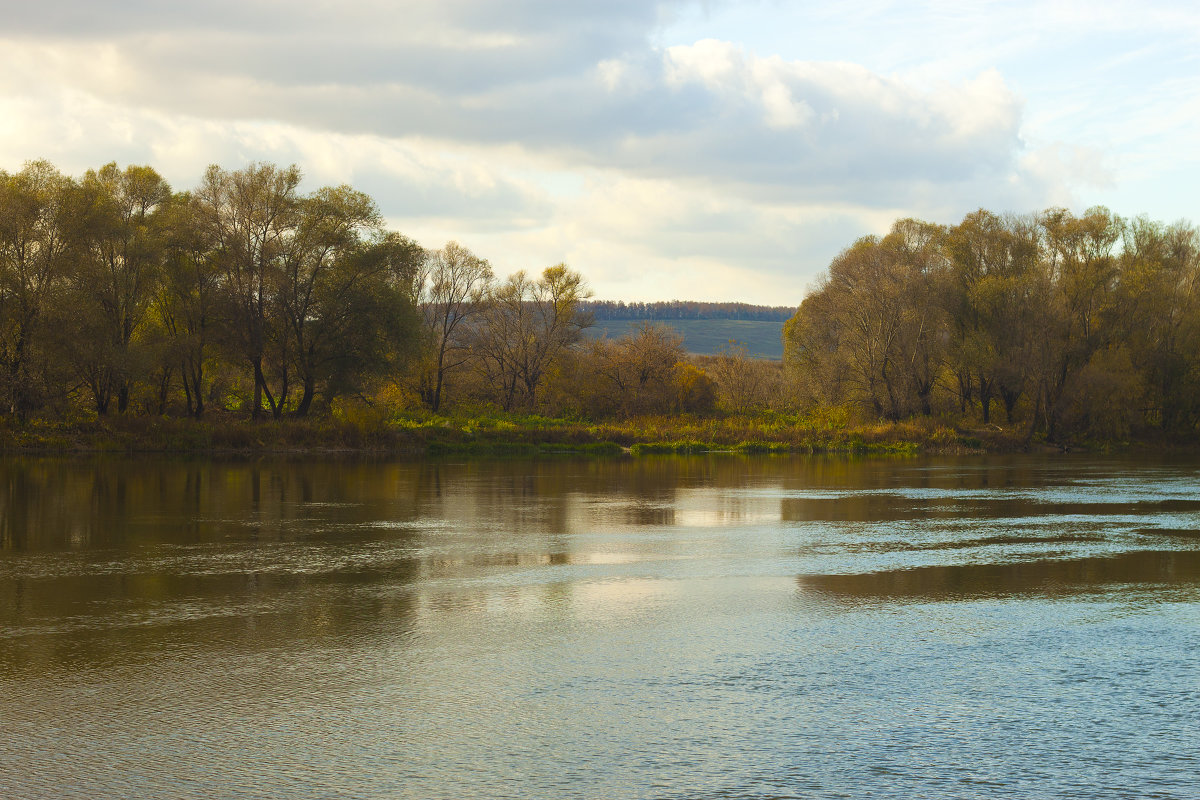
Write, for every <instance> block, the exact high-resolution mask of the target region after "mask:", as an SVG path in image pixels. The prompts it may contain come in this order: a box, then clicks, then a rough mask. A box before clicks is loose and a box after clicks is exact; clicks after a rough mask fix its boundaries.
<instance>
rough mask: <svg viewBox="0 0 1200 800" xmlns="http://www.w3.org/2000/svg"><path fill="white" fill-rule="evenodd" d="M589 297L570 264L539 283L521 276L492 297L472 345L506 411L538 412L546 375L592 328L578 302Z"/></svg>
mask: <svg viewBox="0 0 1200 800" xmlns="http://www.w3.org/2000/svg"><path fill="white" fill-rule="evenodd" d="M590 296H591V293H590V292H589V291H588V290H587V287H586V285H585V283H584V280H583V276H582V275H580V274H579V273H578V272H575V271H574V270H572V269H570V268H569V267H567V265H566V264H558V265H556V266H553V267H547V268H546V269H545V270H544V271H543V272H542V276H541V277H540V278H539V279H537V280H536V281H534V280H530V278H529V276H528V275H526V274H525V272H524V271H520V272H517V273H515V274H513V275H511V276H510V277H509V278H508V280H506V281H505V282H504V283H503V284H501V285H500V286H499V287H498V288H497V289H496V290H495V291H494V292H493V293H492V295H491V297H490V298H489V300H488V303H487V304H486V307H485V310H484V312H483V313H482V314H481V324H480V325H478V326H476V327H475V330H474V336H473V337H472V342H473V347H474V350H475V355H476V362H475V363H476V364H477V365H478V367H479V369H480V370H481V372H482V373H483V376H484V379H485V380H486V382H487V383H488V384H489V385H490V386H491V387H492V395H493V398H494V399H495V400H496V401H497V402H498V403H499V405H500V407H501V408H503V409H504V410H505V411H510V410H512V409H513V408H515V407H517V406H518V405H520V406H523V407H525V408H527V409H530V410H532V409H535V408H536V407H537V402H538V389H539V387H540V386H541V384H542V381H543V379H544V378H545V377H546V373H547V371H548V370H549V369H551V368H552V367H553V366H554V365H555V363H556V360H557V359H558V357H559V356H560V355H561V354H562V353H563V352H564V351H565V350H566V349H567V348H570V347H571V346H572V345H574V344H575V343H576V342H578V341H579V337H580V332H581V331H582V330H583V329H584V328H586V327H587V326H588V325H590V324H591V319H590V317H588V316H587V315H586V314H583V313H581V312H580V311H579V301H580V300H584V299H586V298H588V297H590Z"/></svg>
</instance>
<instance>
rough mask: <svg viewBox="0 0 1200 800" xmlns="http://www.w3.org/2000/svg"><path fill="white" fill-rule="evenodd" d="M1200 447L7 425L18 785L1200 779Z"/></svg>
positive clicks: (1, 704)
mask: <svg viewBox="0 0 1200 800" xmlns="http://www.w3.org/2000/svg"><path fill="white" fill-rule="evenodd" d="M1198 480H1200V463H1198V462H1195V461H1189V460H1161V459H1160V460H1147V459H1140V460H1134V459H1113V460H1104V459H1094V458H1092V459H1085V458H1075V457H1064V458H1055V459H1042V458H1033V457H1013V458H973V459H960V460H952V459H940V460H939V459H900V460H871V459H858V460H849V459H832V458H831V459H821V458H795V459H793V458H777V457H772V458H765V457H764V458H740V457H733V456H713V457H701V458H679V457H663V458H642V459H623V460H619V459H618V460H591V461H557V460H549V461H537V462H513V461H497V462H486V461H476V462H469V463H456V462H449V461H440V462H422V463H380V462H358V461H324V462H312V461H303V462H288V461H263V462H258V461H256V462H208V461H196V462H181V461H170V460H160V459H154V458H149V459H147V458H141V459H134V460H125V459H103V460H87V459H84V460H54V459H27V460H22V459H8V460H4V461H0V734H3V737H4V738H3V744H2V745H0V796H3V797H6V798H42V797H79V798H85V797H86V798H96V797H140V798H209V797H255V798H259V797H266V798H308V797H312V798H317V797H330V796H340V797H355V798H358V797H361V798H374V797H413V798H470V797H480V798H484V797H487V798H507V797H513V798H541V797H545V798H576V797H578V798H592V797H594V798H692V797H714V798H721V797H741V798H776V797H805V798H833V797H853V798H858V797H868V796H870V797H887V798H892V797H895V798H902V797H903V798H911V797H918V796H920V797H956V798H958V797H966V798H970V797H981V798H984V797H986V798H996V797H1021V798H1037V797H1055V798H1062V797H1080V798H1096V797H1112V798H1118V797H1120V798H1125V797H1160V798H1175V797H1178V798H1195V797H1197V796H1200V777H1198V776H1200V745H1198V744H1197V743H1198V742H1200V655H1198V654H1200V606H1198V604H1197V601H1198V600H1200V534H1198V531H1200V492H1198V491H1197V489H1198Z"/></svg>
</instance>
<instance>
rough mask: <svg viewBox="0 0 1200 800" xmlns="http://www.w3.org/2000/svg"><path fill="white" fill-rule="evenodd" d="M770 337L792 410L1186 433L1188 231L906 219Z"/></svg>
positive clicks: (1191, 265)
mask: <svg viewBox="0 0 1200 800" xmlns="http://www.w3.org/2000/svg"><path fill="white" fill-rule="evenodd" d="M784 336H785V341H784V345H785V360H786V362H787V364H788V367H789V370H790V374H791V376H792V378H793V381H794V385H795V386H796V387H797V392H798V395H797V397H798V400H799V401H800V402H802V403H843V402H849V403H852V404H854V405H856V406H858V407H859V408H860V409H862V411H863V413H864V414H866V415H870V416H875V417H881V418H887V419H893V420H895V419H900V418H902V417H906V416H910V415H928V414H947V415H954V416H956V417H959V418H962V417H968V418H971V417H974V418H975V419H977V420H979V421H980V422H982V423H985V424H993V425H995V424H998V423H1000V422H1002V423H1004V424H1005V425H1009V424H1018V423H1019V424H1021V425H1024V426H1026V431H1027V432H1028V435H1030V436H1033V435H1035V434H1039V433H1040V434H1042V435H1045V436H1046V437H1047V438H1049V439H1051V440H1062V439H1064V438H1070V437H1077V436H1084V437H1095V438H1100V439H1108V440H1112V439H1121V438H1124V437H1127V436H1129V435H1131V434H1154V433H1157V434H1159V435H1166V436H1171V437H1177V436H1186V437H1189V438H1191V437H1194V436H1195V434H1196V432H1197V430H1198V426H1200V233H1198V232H1197V229H1196V228H1195V227H1193V226H1192V225H1191V224H1189V223H1186V222H1176V223H1174V224H1170V225H1166V224H1163V223H1160V222H1155V221H1152V220H1149V219H1146V218H1144V217H1139V218H1136V219H1123V218H1121V217H1118V216H1116V215H1114V214H1113V213H1111V212H1110V211H1109V210H1107V209H1105V208H1093V209H1090V210H1088V211H1087V212H1086V213H1085V214H1083V215H1082V216H1075V215H1073V214H1072V213H1070V212H1068V211H1066V210H1064V209H1050V210H1048V211H1045V212H1043V213H1040V214H1036V215H1029V216H999V215H997V214H994V213H991V212H988V211H984V210H980V211H977V212H975V213H972V214H968V215H967V216H966V217H965V218H964V219H963V220H962V222H960V223H959V224H958V225H954V226H944V225H937V224H933V223H929V222H922V221H920V220H913V219H904V220H900V221H898V222H896V223H895V225H894V226H893V227H892V230H891V232H890V233H888V234H887V235H886V236H883V237H874V236H868V237H865V238H863V239H860V240H858V241H857V242H855V243H854V244H853V245H851V246H850V247H849V248H847V249H846V250H845V251H843V252H842V253H841V254H840V255H839V256H838V257H837V258H835V259H834V260H833V262H832V263H831V264H830V266H829V270H828V272H827V273H826V274H825V275H824V277H823V279H822V280H821V282H820V283H819V285H818V286H817V287H816V290H815V291H813V292H812V293H810V294H809V295H808V296H807V297H806V298H805V300H804V302H803V304H802V305H801V306H800V308H799V310H798V311H797V313H796V315H795V316H794V317H793V318H792V319H791V320H790V321H789V322H788V323H787V325H786V326H785V334H784Z"/></svg>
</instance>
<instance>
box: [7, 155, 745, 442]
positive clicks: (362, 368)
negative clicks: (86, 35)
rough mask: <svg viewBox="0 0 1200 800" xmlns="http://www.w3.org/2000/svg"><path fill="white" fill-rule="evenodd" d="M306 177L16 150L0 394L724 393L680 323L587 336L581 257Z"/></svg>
mask: <svg viewBox="0 0 1200 800" xmlns="http://www.w3.org/2000/svg"><path fill="white" fill-rule="evenodd" d="M300 181H301V175H300V172H299V170H298V169H297V168H296V167H294V166H292V167H280V166H277V165H274V164H268V163H255V164H250V165H248V166H246V167H244V168H242V169H238V170H227V169H224V168H221V167H219V166H216V165H214V166H211V167H209V168H208V170H207V171H206V172H205V173H204V176H203V178H202V179H201V181H200V185H199V186H198V187H196V188H195V189H193V190H191V191H184V192H177V191H174V190H173V189H172V188H171V187H170V186H169V185H168V183H167V182H166V181H165V180H164V179H163V178H162V176H161V175H159V174H158V173H157V172H156V171H155V170H154V169H153V168H152V167H149V166H129V167H125V168H124V169H122V168H120V167H118V166H117V165H116V164H107V165H105V166H103V167H100V168H99V169H95V170H89V171H87V172H86V173H85V174H84V175H82V176H80V177H78V178H75V177H71V176H67V175H64V174H63V173H61V172H60V171H59V170H58V169H57V168H55V167H54V166H53V165H52V164H50V163H48V162H45V161H35V162H30V163H28V164H26V165H25V166H24V168H22V169H21V170H20V171H17V172H12V173H9V172H5V171H0V414H4V415H7V416H10V417H13V418H18V419H23V418H26V417H27V416H28V415H30V414H35V413H36V414H42V413H48V414H59V415H61V414H63V413H66V412H68V411H71V410H76V411H77V410H81V409H90V411H91V412H93V413H95V414H97V415H100V416H104V415H108V414H111V413H118V414H147V415H160V414H179V415H184V414H186V415H189V416H192V417H195V418H197V419H199V418H201V417H203V416H204V415H205V414H206V412H208V411H209V410H212V409H217V410H220V411H228V412H236V413H244V414H248V415H249V416H251V417H255V418H258V417H267V418H281V417H284V416H290V417H305V416H308V415H310V414H312V413H314V412H318V413H325V412H328V411H329V410H330V409H331V408H332V407H333V406H334V404H335V403H336V402H338V401H339V399H341V400H344V399H345V398H359V399H360V400H362V401H365V402H368V403H371V402H386V403H388V404H390V405H391V406H392V407H403V408H419V407H424V408H427V409H430V410H432V411H435V412H436V411H441V410H444V409H446V408H448V407H457V408H466V409H474V408H483V407H492V408H497V409H500V410H503V411H521V412H539V413H572V414H580V415H606V414H630V413H643V412H666V411H673V410H698V411H699V410H709V409H712V408H713V407H715V405H716V403H717V400H718V394H719V392H718V388H719V387H718V386H717V383H716V382H715V381H714V380H712V379H711V378H709V377H708V375H707V373H705V371H704V370H702V369H701V368H699V367H697V366H696V365H694V364H692V363H690V362H689V361H688V359H687V356H686V354H685V353H684V350H683V346H682V340H681V339H680V337H678V336H677V335H676V334H674V333H673V332H671V331H669V330H667V329H665V328H658V327H654V326H651V325H648V326H645V327H644V328H642V329H641V330H639V331H637V332H636V333H635V334H633V335H631V336H628V337H625V338H622V339H616V340H609V339H602V340H597V341H584V339H583V337H582V336H581V332H582V330H583V329H584V328H586V327H587V326H588V325H590V324H591V321H592V312H591V311H590V310H589V307H588V306H587V305H586V301H587V300H588V298H589V297H590V294H591V293H590V291H589V290H588V288H587V285H586V282H585V280H584V278H583V276H582V275H581V274H580V273H578V272H577V271H575V270H573V269H571V268H569V267H567V266H566V265H565V264H558V265H555V266H551V267H548V268H546V269H544V270H542V271H540V272H539V273H537V274H530V273H527V272H525V271H519V272H516V273H514V274H512V275H510V276H508V277H507V278H504V279H499V278H498V277H497V276H496V275H495V274H494V272H493V270H492V267H491V265H490V264H489V263H488V261H487V260H486V259H483V258H481V257H479V256H477V255H476V254H474V253H472V252H471V251H470V250H469V249H467V248H465V247H463V246H462V245H459V244H457V243H455V242H450V243H448V244H446V245H445V246H443V247H442V248H440V249H437V250H426V249H424V248H422V247H421V246H420V245H418V244H417V243H416V242H414V241H413V240H411V239H409V238H407V237H405V236H403V235H401V234H399V233H396V232H394V231H389V230H387V229H386V228H385V227H384V225H383V220H382V217H381V215H380V213H379V210H378V209H377V207H376V205H375V203H374V201H373V200H372V199H371V198H370V197H368V196H367V195H365V194H363V193H362V192H359V191H356V190H354V189H353V188H351V187H349V186H327V187H321V188H318V189H316V190H315V191H312V192H309V193H303V192H301V191H300V189H299V186H300ZM730 358H731V359H733V360H735V361H737V360H739V359H740V360H743V361H744V360H746V359H744V358H740V357H739V355H738V354H731V355H730Z"/></svg>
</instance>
